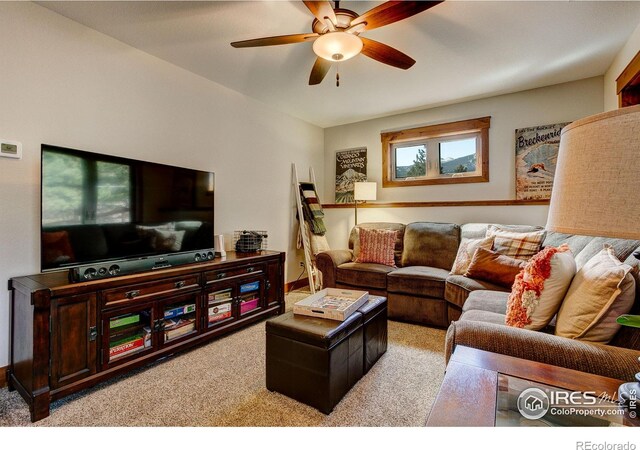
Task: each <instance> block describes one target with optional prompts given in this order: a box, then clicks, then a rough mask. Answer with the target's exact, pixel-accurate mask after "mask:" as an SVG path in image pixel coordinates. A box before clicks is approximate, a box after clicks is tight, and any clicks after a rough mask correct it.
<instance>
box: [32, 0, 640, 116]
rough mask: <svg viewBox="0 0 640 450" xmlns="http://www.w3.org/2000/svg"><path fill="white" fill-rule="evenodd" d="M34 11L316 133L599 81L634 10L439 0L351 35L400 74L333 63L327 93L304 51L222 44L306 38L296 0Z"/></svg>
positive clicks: (53, 5)
mask: <svg viewBox="0 0 640 450" xmlns="http://www.w3.org/2000/svg"><path fill="white" fill-rule="evenodd" d="M380 3H381V2H365V1H358V2H341V3H340V7H342V8H347V9H352V10H354V11H355V12H357V13H358V14H362V13H363V12H365V11H367V10H368V9H370V8H372V7H374V6H376V5H378V4H380ZM40 4H41V5H42V6H44V7H46V8H49V9H51V10H53V11H56V12H58V13H60V14H62V15H64V16H66V17H68V18H71V19H73V20H75V21H77V22H80V23H82V24H84V25H86V26H88V27H91V28H94V29H96V30H98V31H100V32H102V33H104V34H107V35H109V36H112V37H114V38H116V39H118V40H120V41H122V42H125V43H127V44H129V45H131V46H133V47H136V48H138V49H140V50H143V51H145V52H147V53H150V54H152V55H154V56H157V57H158V58H161V59H164V60H166V61H169V62H171V63H173V64H176V65H177V66H180V67H182V68H184V69H186V70H189V71H191V72H193V73H196V74H198V75H201V76H203V77H205V78H208V79H210V80H213V81H216V82H218V83H220V84H222V85H224V86H227V87H229V88H231V89H234V90H236V91H239V92H241V93H243V94H246V95H248V96H250V97H253V98H256V99H258V100H260V101H262V102H264V103H266V104H268V105H271V106H272V107H274V108H276V109H278V110H281V111H283V112H286V113H288V114H290V115H293V116H296V117H299V118H301V119H304V120H306V121H308V122H310V123H313V124H316V125H318V126H321V127H330V126H334V125H340V124H345V123H350V122H356V121H360V120H365V119H369V118H372V117H379V116H384V115H389V114H392V113H397V112H400V111H409V110H415V109H422V108H427V107H431V106H435V105H442V104H447V103H454V102H459V101H462V100H468V99H472V98H481V97H488V96H493V95H496V94H501V93H508V92H515V91H520V90H524V89H531V88H536V87H541V86H547V85H551V84H557V83H563V82H566V81H571V80H577V79H582V78H588V77H592V76H597V75H602V74H604V73H605V71H606V70H607V68H608V67H609V65H610V64H611V62H612V61H613V58H614V56H615V55H616V54H617V53H618V51H619V50H620V49H621V48H622V46H623V45H624V43H625V42H626V41H627V39H628V38H629V36H630V34H631V33H632V32H633V30H634V29H635V28H636V27H637V26H638V24H639V23H640V2H610V1H604V2H591V1H586V2H583V1H571V2H555V1H554V2H509V1H506V2H505V1H499V2H484V1H469V2H467V1H450V0H449V1H445V2H444V3H441V4H440V5H437V6H435V7H434V8H432V9H430V10H427V11H425V12H422V13H420V14H418V15H416V16H413V17H410V18H408V19H406V20H404V21H402V22H397V23H394V24H391V25H388V26H386V27H383V28H379V29H375V30H371V31H368V32H365V33H364V34H363V36H365V37H369V38H371V39H375V40H378V41H381V42H384V43H386V44H388V45H390V46H392V47H395V48H397V49H398V50H400V51H402V52H405V53H407V54H408V55H410V56H411V57H413V58H414V59H415V60H416V61H417V62H416V64H415V65H414V66H413V67H412V68H411V69H409V70H407V71H404V70H400V69H396V68H393V67H390V66H387V65H384V64H381V63H379V62H376V61H374V60H372V59H369V58H367V57H365V56H363V55H359V56H356V57H355V58H353V59H352V60H349V61H345V62H344V63H342V64H341V65H340V87H339V88H336V86H335V71H333V70H332V71H331V72H329V74H328V75H327V77H326V78H325V80H324V81H323V82H322V84H320V85H318V86H309V85H308V84H307V83H308V79H309V73H310V71H311V67H312V65H313V62H314V60H315V55H314V54H313V51H312V49H311V43H306V42H305V43H300V44H291V45H281V46H271V47H259V48H240V49H236V48H232V47H231V46H230V45H229V43H230V42H232V41H238V40H244V39H251V38H258V37H265V36H272V35H281V34H294V33H308V32H310V29H311V21H312V20H313V16H312V15H311V13H310V12H309V11H308V10H307V8H306V7H305V6H304V4H303V3H302V2H301V1H293V2H290V1H269V2H266V1H234V2H220V1H215V2H155V1H143V2H112V1H107V2H82V1H71V2H42V3H40Z"/></svg>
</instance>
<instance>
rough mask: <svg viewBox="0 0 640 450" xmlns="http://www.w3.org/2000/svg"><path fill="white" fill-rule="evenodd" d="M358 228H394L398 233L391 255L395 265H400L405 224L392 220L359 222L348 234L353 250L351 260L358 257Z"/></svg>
mask: <svg viewBox="0 0 640 450" xmlns="http://www.w3.org/2000/svg"><path fill="white" fill-rule="evenodd" d="M358 228H367V229H370V230H396V231H398V234H397V235H396V243H395V247H394V250H393V257H394V260H395V262H396V266H400V265H401V264H402V247H403V244H404V229H405V225H404V224H402V223H394V222H371V223H361V224H359V225H358V226H355V227H353V228H352V229H351V233H350V234H349V248H350V249H352V250H353V260H354V261H355V260H356V258H357V257H358V251H359V247H360V242H359V239H360V238H359V236H358Z"/></svg>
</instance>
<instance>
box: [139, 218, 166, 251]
mask: <svg viewBox="0 0 640 450" xmlns="http://www.w3.org/2000/svg"><path fill="white" fill-rule="evenodd" d="M174 229H175V225H174V223H173V222H169V223H165V224H162V225H156V226H147V225H136V231H137V232H138V236H140V237H141V238H142V239H146V240H147V241H148V242H149V245H150V246H151V248H156V238H157V236H158V235H157V233H156V231H157V230H162V231H170V230H174Z"/></svg>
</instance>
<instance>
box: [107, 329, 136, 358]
mask: <svg viewBox="0 0 640 450" xmlns="http://www.w3.org/2000/svg"><path fill="white" fill-rule="evenodd" d="M144 341H145V336H144V334H142V333H138V334H137V335H135V336H131V337H130V338H125V339H123V340H120V341H116V342H110V343H109V359H114V358H116V357H118V358H120V357H122V356H125V355H128V354H130V353H134V352H136V351H138V350H140V349H142V348H144Z"/></svg>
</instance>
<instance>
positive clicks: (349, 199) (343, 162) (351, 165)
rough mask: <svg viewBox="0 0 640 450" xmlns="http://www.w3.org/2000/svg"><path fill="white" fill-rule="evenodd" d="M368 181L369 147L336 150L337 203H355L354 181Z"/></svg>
mask: <svg viewBox="0 0 640 450" xmlns="http://www.w3.org/2000/svg"><path fill="white" fill-rule="evenodd" d="M356 181H367V148H366V147H361V148H354V149H350V150H341V151H339V152H336V203H353V183H355V182H356Z"/></svg>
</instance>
